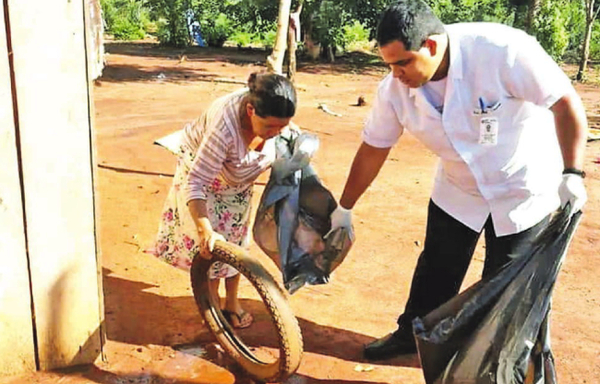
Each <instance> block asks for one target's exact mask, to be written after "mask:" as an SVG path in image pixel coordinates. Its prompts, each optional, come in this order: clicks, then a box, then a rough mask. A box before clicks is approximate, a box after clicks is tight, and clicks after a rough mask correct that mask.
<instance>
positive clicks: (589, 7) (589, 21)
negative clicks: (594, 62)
mask: <svg viewBox="0 0 600 384" xmlns="http://www.w3.org/2000/svg"><path fill="white" fill-rule="evenodd" d="M598 11H600V6H599V5H598V4H595V2H594V0H585V36H584V38H583V47H582V49H581V58H580V60H579V71H577V80H578V81H581V80H583V79H584V78H585V72H586V71H587V63H588V60H589V57H590V40H591V38H592V28H593V26H594V21H595V20H596V17H597V16H598Z"/></svg>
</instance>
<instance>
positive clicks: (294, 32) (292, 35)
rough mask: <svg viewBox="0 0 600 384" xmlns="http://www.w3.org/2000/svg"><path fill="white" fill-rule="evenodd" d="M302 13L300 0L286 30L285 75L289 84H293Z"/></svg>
mask: <svg viewBox="0 0 600 384" xmlns="http://www.w3.org/2000/svg"><path fill="white" fill-rule="evenodd" d="M301 12H302V0H300V2H299V4H298V8H296V10H295V11H294V12H292V14H291V15H290V27H289V30H288V69H287V75H288V79H290V81H291V82H294V77H295V76H296V48H297V41H298V38H299V37H300V33H301V31H302V29H301V27H300V13H301Z"/></svg>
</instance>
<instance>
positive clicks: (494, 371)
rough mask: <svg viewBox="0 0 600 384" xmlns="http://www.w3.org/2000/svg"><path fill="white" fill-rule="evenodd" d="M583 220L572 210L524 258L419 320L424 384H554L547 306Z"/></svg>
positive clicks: (554, 221)
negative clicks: (567, 252) (576, 231)
mask: <svg viewBox="0 0 600 384" xmlns="http://www.w3.org/2000/svg"><path fill="white" fill-rule="evenodd" d="M580 216H581V212H577V213H575V214H574V215H572V216H571V215H570V207H569V206H568V205H567V208H566V209H564V210H562V211H559V212H557V213H555V214H554V215H553V217H552V218H551V220H550V223H549V225H548V227H547V228H546V229H545V230H543V231H542V232H541V233H540V234H539V236H537V237H536V239H534V241H533V242H532V244H531V245H530V247H529V248H528V250H527V251H525V252H524V254H521V255H515V256H517V257H515V258H514V259H513V260H512V261H511V262H510V263H508V264H507V265H506V266H504V267H503V268H502V269H500V270H499V271H498V272H497V273H496V274H495V275H493V276H490V277H488V278H486V279H485V280H481V281H480V282H478V283H476V284H474V285H473V286H471V287H470V288H468V289H467V290H465V291H464V292H462V293H461V294H459V295H457V296H456V297H454V298H453V299H451V300H449V301H448V302H446V303H445V304H443V305H442V306H440V307H439V308H437V309H435V310H433V311H432V312H430V313H429V314H427V315H426V316H424V317H423V318H416V319H414V321H413V331H414V336H415V340H416V342H417V350H418V353H419V359H420V361H421V367H422V369H423V374H424V376H425V381H426V383H427V384H451V383H457V384H458V383H460V384H488V383H489V384H492V383H494V384H523V383H525V382H526V381H525V379H526V377H527V383H535V384H556V373H555V370H554V358H553V356H552V351H551V348H550V336H549V325H548V323H549V320H548V319H549V314H550V298H551V294H552V289H553V287H554V283H555V281H556V278H557V275H558V272H559V270H560V267H561V265H562V262H563V259H564V257H565V255H566V251H567V248H568V245H569V243H570V241H571V239H572V237H573V233H574V232H575V229H576V227H577V225H578V223H579V220H580Z"/></svg>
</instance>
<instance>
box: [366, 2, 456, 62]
mask: <svg viewBox="0 0 600 384" xmlns="http://www.w3.org/2000/svg"><path fill="white" fill-rule="evenodd" d="M444 32H445V30H444V24H442V22H441V21H440V19H438V18H437V16H436V15H435V14H434V13H433V10H432V9H431V8H430V7H429V6H428V5H427V4H426V3H425V2H424V1H423V0H398V1H396V2H395V3H394V4H392V5H390V6H389V7H388V8H387V9H386V10H385V11H383V13H382V15H381V18H380V19H379V25H378V26H377V43H378V44H379V46H380V47H383V46H384V45H386V44H388V43H390V42H392V41H394V40H398V41H401V42H402V43H403V44H404V48H405V49H406V50H413V51H417V50H418V49H419V48H420V47H421V46H422V45H423V43H424V42H425V40H427V39H428V38H429V36H431V35H439V34H442V33H444Z"/></svg>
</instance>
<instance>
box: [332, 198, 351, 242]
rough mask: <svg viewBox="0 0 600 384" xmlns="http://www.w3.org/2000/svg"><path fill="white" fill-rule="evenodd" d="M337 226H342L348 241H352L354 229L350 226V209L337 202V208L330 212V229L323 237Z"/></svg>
mask: <svg viewBox="0 0 600 384" xmlns="http://www.w3.org/2000/svg"><path fill="white" fill-rule="evenodd" d="M338 228H344V229H345V230H346V231H347V232H348V237H349V238H350V241H354V229H353V228H352V210H350V209H346V208H344V207H342V206H341V205H340V204H338V206H337V208H336V209H335V210H334V211H333V212H332V213H331V230H330V231H329V232H327V234H326V235H325V238H327V236H329V235H330V234H331V233H332V232H333V231H335V230H336V229H338Z"/></svg>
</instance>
